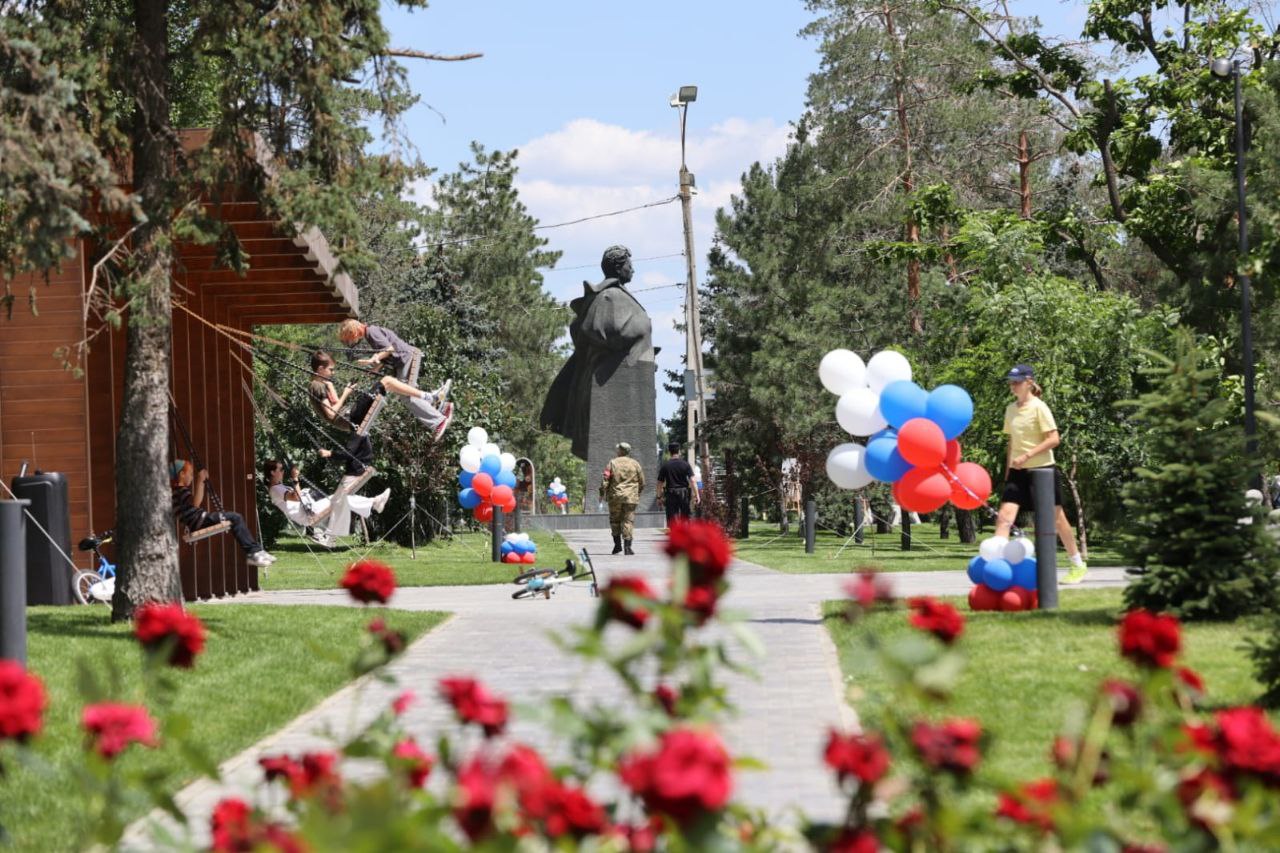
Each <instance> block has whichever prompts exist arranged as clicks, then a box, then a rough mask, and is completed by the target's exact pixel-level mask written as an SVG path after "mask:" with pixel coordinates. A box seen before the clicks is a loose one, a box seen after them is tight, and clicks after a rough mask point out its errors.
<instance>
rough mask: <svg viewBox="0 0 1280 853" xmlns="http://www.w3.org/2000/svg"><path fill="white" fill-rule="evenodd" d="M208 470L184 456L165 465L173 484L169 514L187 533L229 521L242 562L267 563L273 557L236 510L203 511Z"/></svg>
mask: <svg viewBox="0 0 1280 853" xmlns="http://www.w3.org/2000/svg"><path fill="white" fill-rule="evenodd" d="M208 479H209V472H208V471H206V470H205V469H203V468H201V469H200V470H199V471H195V470H194V469H193V468H192V467H191V463H190V462H188V461H186V460H185V459H175V460H174V461H173V464H172V465H170V466H169V484H170V485H171V486H172V487H173V514H174V516H176V517H177V519H178V521H180V522H182V526H183V527H185V528H186V529H187V531H188V532H189V533H194V532H196V531H197V530H203V529H204V528H206V527H210V526H212V525H214V524H220V523H221V522H223V521H229V522H231V535H232V536H234V537H235V538H236V542H237V543H239V545H240V547H241V549H243V550H244V554H245V561H246V562H247V563H248V564H249V565H251V566H258V567H263V566H269V565H271V564H272V563H274V562H275V561H276V558H275V557H273V556H271V555H270V554H268V553H267V552H266V551H265V550H263V548H262V546H261V545H259V544H258V541H257V540H256V539H254V538H253V534H252V533H250V532H249V527H248V526H247V525H246V524H245V523H244V518H243V517H241V515H240V513H238V512H206V511H205V510H204V509H203V506H204V484H205V481H206V480H208Z"/></svg>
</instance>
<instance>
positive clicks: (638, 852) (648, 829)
mask: <svg viewBox="0 0 1280 853" xmlns="http://www.w3.org/2000/svg"><path fill="white" fill-rule="evenodd" d="M613 832H614V834H615V835H618V836H621V838H622V840H623V841H625V842H626V843H627V847H626V849H627V850H629V851H630V853H653V851H654V850H656V849H657V847H658V836H659V835H660V834H661V833H662V821H661V819H659V818H656V817H651V818H649V820H648V821H647V822H646V823H637V824H625V823H624V824H619V825H617V826H615V827H614V828H613Z"/></svg>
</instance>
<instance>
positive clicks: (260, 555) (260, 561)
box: [245, 551, 271, 568]
mask: <svg viewBox="0 0 1280 853" xmlns="http://www.w3.org/2000/svg"><path fill="white" fill-rule="evenodd" d="M245 562H246V563H248V564H249V565H251V566H257V567H258V568H265V567H266V566H269V565H271V555H270V554H268V553H267V552H266V551H254V552H253V553H252V554H250V555H249V556H248V557H246V558H245Z"/></svg>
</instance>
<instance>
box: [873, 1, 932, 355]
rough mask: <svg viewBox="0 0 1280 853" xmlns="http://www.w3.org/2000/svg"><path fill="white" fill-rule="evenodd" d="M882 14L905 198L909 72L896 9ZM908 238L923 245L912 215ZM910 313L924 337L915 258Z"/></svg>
mask: <svg viewBox="0 0 1280 853" xmlns="http://www.w3.org/2000/svg"><path fill="white" fill-rule="evenodd" d="M883 11H884V28H885V32H886V33H887V34H888V36H889V38H890V39H892V40H893V43H894V46H895V51H894V80H893V99H894V107H895V112H896V113H897V115H898V141H899V142H900V143H901V145H902V194H903V196H904V198H905V197H907V196H910V195H911V193H912V192H913V191H914V190H915V178H914V177H913V175H912V160H911V123H910V121H909V120H908V116H907V93H906V89H907V86H908V85H909V81H908V80H907V72H906V70H905V69H904V68H903V67H902V66H903V61H904V60H903V50H904V48H903V46H902V45H901V44H899V43H898V32H897V29H896V28H895V27H894V24H893V9H892V8H890V6H889V4H888V3H885V4H884V9H883ZM906 238H907V242H908V243H911V244H912V245H915V244H917V243H919V242H920V223H918V222H916V220H915V217H914V216H912V215H911V214H910V213H908V214H907V223H906ZM907 314H908V317H909V319H910V323H911V331H912V332H913V333H915V334H917V335H919V334H923V333H924V321H923V319H922V318H921V316H920V261H919V260H918V259H916V258H914V257H913V258H911V259H910V260H908V261H907Z"/></svg>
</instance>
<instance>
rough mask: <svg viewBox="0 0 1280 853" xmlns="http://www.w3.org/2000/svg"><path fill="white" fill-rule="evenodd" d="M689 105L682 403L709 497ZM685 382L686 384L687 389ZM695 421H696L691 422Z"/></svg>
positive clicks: (683, 180)
mask: <svg viewBox="0 0 1280 853" xmlns="http://www.w3.org/2000/svg"><path fill="white" fill-rule="evenodd" d="M688 111H689V105H688V104H683V105H681V107H680V213H681V218H682V219H683V221H684V264H685V279H686V281H685V311H684V319H685V351H684V352H685V369H686V371H692V373H693V392H694V393H693V399H692V400H686V420H687V422H688V423H687V427H686V430H685V433H686V439H687V440H688V442H689V463H690V464H693V461H694V452H695V451H694V448H695V443H696V448H697V455H698V457H700V458H701V460H702V482H703V484H704V489H705V497H707V498H710V497H712V495H713V485H712V472H711V453H710V450H709V449H708V447H707V438H706V432H705V424H706V420H707V399H706V385H705V382H704V380H703V375H702V321H701V318H700V312H699V305H698V269H697V263H696V258H697V255H695V254H694V250H693V185H694V176H693V173H692V172H690V171H689V168H688V166H686V165H685V161H684V153H685V119H686V118H687V115H688ZM687 385H688V383H686V387H687ZM695 421H696V422H695Z"/></svg>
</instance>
